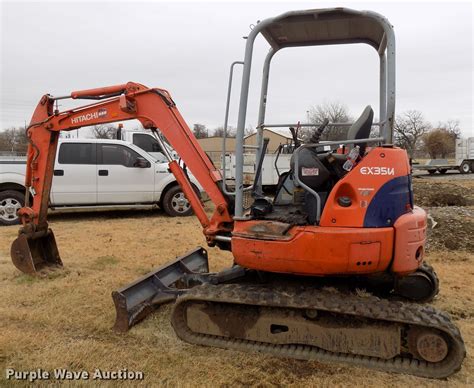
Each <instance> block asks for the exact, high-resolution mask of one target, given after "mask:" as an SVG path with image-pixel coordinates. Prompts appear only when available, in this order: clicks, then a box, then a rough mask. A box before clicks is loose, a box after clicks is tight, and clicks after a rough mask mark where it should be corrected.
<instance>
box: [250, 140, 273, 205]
mask: <svg viewBox="0 0 474 388" xmlns="http://www.w3.org/2000/svg"><path fill="white" fill-rule="evenodd" d="M269 142H270V139H269V138H268V137H265V138H264V139H263V145H262V152H261V153H260V159H259V160H258V161H257V169H256V171H255V179H254V181H253V191H252V197H254V198H260V197H262V196H263V193H262V191H261V190H260V188H259V187H258V181H259V180H260V175H262V167H263V159H264V158H265V154H266V153H267V148H268V143H269Z"/></svg>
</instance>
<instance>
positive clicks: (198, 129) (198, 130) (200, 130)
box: [193, 124, 208, 139]
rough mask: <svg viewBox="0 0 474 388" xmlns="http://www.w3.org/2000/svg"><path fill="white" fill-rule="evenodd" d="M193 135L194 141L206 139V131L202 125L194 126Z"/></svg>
mask: <svg viewBox="0 0 474 388" xmlns="http://www.w3.org/2000/svg"><path fill="white" fill-rule="evenodd" d="M193 133H194V136H196V139H202V138H204V137H208V131H207V128H206V126H205V125H204V124H194V126H193Z"/></svg>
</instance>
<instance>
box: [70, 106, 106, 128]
mask: <svg viewBox="0 0 474 388" xmlns="http://www.w3.org/2000/svg"><path fill="white" fill-rule="evenodd" d="M105 116H107V109H104V108H101V109H99V110H98V111H97V112H94V113H87V114H85V115H81V116H77V117H73V118H72V119H71V124H79V123H83V122H84V121H90V120H93V119H99V118H101V117H105Z"/></svg>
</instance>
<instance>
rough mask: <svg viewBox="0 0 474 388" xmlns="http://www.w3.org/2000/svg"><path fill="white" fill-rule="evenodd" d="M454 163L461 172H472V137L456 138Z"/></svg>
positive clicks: (473, 152)
mask: <svg viewBox="0 0 474 388" xmlns="http://www.w3.org/2000/svg"><path fill="white" fill-rule="evenodd" d="M456 164H457V165H458V166H459V171H460V172H461V173H462V174H467V173H469V172H474V137H468V138H467V139H458V140H456Z"/></svg>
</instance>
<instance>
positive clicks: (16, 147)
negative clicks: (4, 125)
mask: <svg viewBox="0 0 474 388" xmlns="http://www.w3.org/2000/svg"><path fill="white" fill-rule="evenodd" d="M27 147H28V139H27V137H26V131H25V129H24V128H15V127H12V128H8V129H5V130H4V131H2V132H0V151H9V152H26V149H27Z"/></svg>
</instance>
